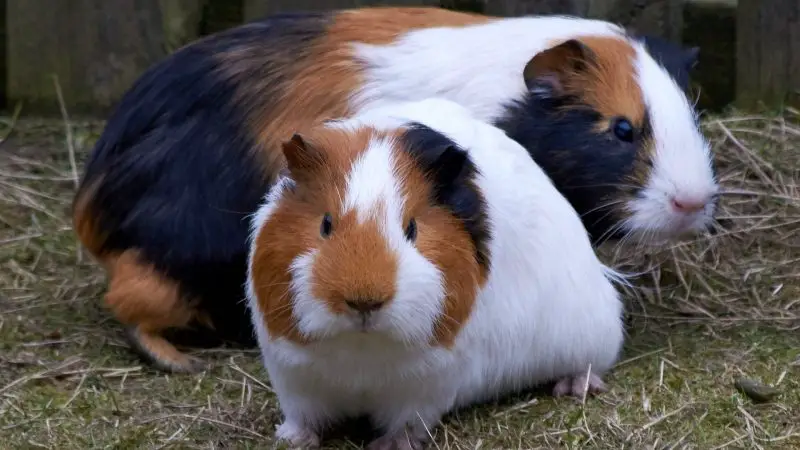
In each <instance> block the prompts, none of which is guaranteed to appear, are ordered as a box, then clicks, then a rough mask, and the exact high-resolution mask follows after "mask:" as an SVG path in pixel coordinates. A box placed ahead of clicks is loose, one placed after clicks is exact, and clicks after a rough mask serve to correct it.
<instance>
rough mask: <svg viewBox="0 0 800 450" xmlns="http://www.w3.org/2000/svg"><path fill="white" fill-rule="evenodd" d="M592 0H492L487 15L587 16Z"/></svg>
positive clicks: (488, 5) (487, 4) (486, 9)
mask: <svg viewBox="0 0 800 450" xmlns="http://www.w3.org/2000/svg"><path fill="white" fill-rule="evenodd" d="M589 3H590V0H490V1H488V2H487V3H486V8H485V11H486V14H489V15H493V16H502V17H515V16H522V15H532V14H571V15H578V16H585V15H586V14H587V13H588V11H589Z"/></svg>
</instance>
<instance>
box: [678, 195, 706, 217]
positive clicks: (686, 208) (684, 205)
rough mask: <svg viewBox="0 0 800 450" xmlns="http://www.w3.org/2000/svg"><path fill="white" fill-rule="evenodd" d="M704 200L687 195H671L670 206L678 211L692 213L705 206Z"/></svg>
mask: <svg viewBox="0 0 800 450" xmlns="http://www.w3.org/2000/svg"><path fill="white" fill-rule="evenodd" d="M706 203H707V202H706V201H704V200H698V199H695V198H689V197H673V198H672V208H673V209H674V210H675V211H677V212H680V213H684V214H693V213H696V212H699V211H702V210H703V209H705V207H706Z"/></svg>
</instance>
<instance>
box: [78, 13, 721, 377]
mask: <svg viewBox="0 0 800 450" xmlns="http://www.w3.org/2000/svg"><path fill="white" fill-rule="evenodd" d="M696 56H697V53H696V51H692V50H684V49H681V48H679V47H677V46H675V45H673V44H670V43H669V42H665V41H660V40H656V39H653V38H647V37H642V36H632V35H628V34H626V33H625V32H624V31H623V30H622V29H621V28H619V27H617V26H615V25H613V24H611V23H608V22H603V21H598V20H589V19H579V18H572V17H553V16H547V17H519V18H497V17H488V16H483V15H478V14H469V13H461V12H455V11H448V10H445V9H439V8H397V7H395V8H391V7H383V8H380V7H378V8H363V9H354V10H342V11H326V12H313V13H285V14H278V15H274V16H271V17H268V18H265V19H264V20H261V21H257V22H253V23H250V24H246V25H243V26H240V27H236V28H233V29H230V30H227V31H224V32H221V33H218V34H216V35H212V36H208V37H205V38H203V39H200V40H198V41H196V42H194V43H192V44H189V45H187V46H185V47H183V48H181V49H179V50H178V51H176V52H174V53H173V54H171V55H170V56H169V57H167V58H166V59H164V60H163V61H162V62H160V63H158V64H156V65H155V66H153V67H152V68H150V69H149V70H147V71H146V72H145V73H144V74H143V75H142V76H141V78H140V79H139V80H138V81H137V82H136V83H135V84H134V85H133V86H132V87H131V88H130V90H129V91H128V92H127V93H126V94H125V95H124V97H123V98H122V99H121V101H120V103H119V105H118V106H117V108H116V110H115V111H114V113H113V114H112V115H111V117H110V118H109V120H108V122H107V125H106V128H105V130H104V131H103V133H102V135H101V137H100V139H99V140H98V142H97V144H96V145H95V148H94V150H93V151H92V154H91V155H90V157H89V159H88V162H87V163H86V167H85V171H84V175H83V178H82V180H81V185H80V188H79V191H78V193H77V195H76V197H75V201H74V205H73V222H74V229H75V230H76V233H77V235H78V237H79V239H80V241H81V242H82V244H83V245H84V247H85V248H86V249H87V250H88V251H89V253H90V254H91V255H93V257H94V258H95V259H96V260H98V261H99V262H100V263H102V265H103V266H104V267H105V269H106V271H107V273H108V276H109V287H108V292H107V294H106V296H105V304H106V306H107V307H108V308H109V309H110V310H111V312H112V314H113V315H114V316H115V317H116V318H117V319H118V320H119V321H120V322H121V323H122V324H123V325H124V326H125V329H126V330H127V336H128V337H129V338H130V340H131V343H132V346H133V348H134V349H136V350H138V351H139V353H140V354H141V355H142V356H143V357H144V358H146V359H147V360H148V361H150V362H151V363H153V364H154V365H155V366H156V367H158V368H161V369H164V370H170V371H193V370H197V369H199V368H202V367H203V364H201V363H200V361H198V360H196V359H194V358H190V357H188V356H187V355H186V354H185V353H183V352H180V351H178V350H177V349H176V348H175V347H174V346H173V345H172V343H171V342H170V341H168V340H167V339H165V338H164V332H165V331H167V330H168V329H187V328H199V329H200V330H201V331H202V330H211V329H213V333H208V334H209V335H212V334H213V335H216V336H219V337H221V338H223V339H225V340H232V341H237V342H240V343H242V344H245V345H255V340H254V338H253V336H252V334H253V330H252V328H251V326H250V322H249V319H248V316H247V313H246V310H245V307H244V302H243V299H244V296H245V294H244V290H243V286H244V283H245V276H246V254H247V244H246V241H247V236H248V229H247V220H246V218H247V217H248V215H250V214H252V213H253V212H254V211H255V210H256V209H257V207H258V205H259V202H260V200H261V197H262V195H263V193H264V192H266V191H267V190H268V189H269V187H270V186H271V185H272V184H273V183H274V182H275V180H276V179H277V176H278V173H279V172H280V171H281V170H283V168H284V167H285V161H284V156H283V154H282V152H281V142H283V141H285V140H286V139H288V138H289V137H290V136H291V135H292V133H294V132H295V130H300V129H305V128H307V127H310V126H312V125H313V124H315V123H318V122H319V121H321V120H326V119H331V118H337V117H350V116H352V115H353V114H356V113H358V112H360V111H363V110H365V109H367V108H372V107H377V106H380V105H382V104H391V103H393V102H396V101H406V100H421V99H424V98H427V97H432V96H441V97H443V98H445V99H449V100H452V101H455V102H457V103H460V104H462V105H463V106H465V107H466V108H467V109H469V110H470V111H471V112H472V113H473V114H474V115H475V117H476V118H478V119H480V120H483V121H487V122H489V123H493V124H496V125H497V126H498V127H500V128H501V129H502V130H504V131H505V132H506V133H507V134H508V135H509V136H511V137H512V138H513V139H515V140H517V141H518V142H519V143H521V144H522V145H523V147H526V148H527V150H528V152H529V153H530V155H531V156H532V157H533V159H534V160H535V161H536V162H537V163H538V164H539V165H540V166H541V167H542V168H543V169H544V171H545V172H546V173H547V174H548V175H549V176H550V178H551V179H552V180H553V182H554V183H555V186H556V188H557V189H559V191H561V192H562V193H563V194H564V195H565V196H566V198H567V200H568V201H569V202H570V203H571V204H572V205H573V207H575V209H576V210H577V211H578V213H579V214H580V215H581V216H582V220H583V223H584V226H585V227H586V228H587V230H588V232H589V234H590V236H591V238H592V239H593V240H594V241H597V242H599V241H601V240H605V239H609V238H610V239H619V238H621V237H624V236H633V237H638V238H641V239H643V240H644V241H648V242H649V241H651V240H652V239H653V238H670V237H672V236H677V235H678V234H681V233H684V232H690V231H693V230H694V231H696V230H700V229H703V228H704V227H705V226H707V225H708V224H709V223H710V221H711V217H712V213H713V211H714V209H715V207H714V204H715V198H716V197H715V193H716V183H715V175H714V172H713V167H712V165H711V157H710V153H709V146H708V144H707V143H706V141H705V140H704V138H703V136H702V135H701V134H700V132H699V130H698V126H697V123H696V118H695V114H694V112H693V110H692V107H691V106H692V105H691V104H690V103H689V101H688V100H687V98H686V94H685V92H684V91H685V90H686V87H687V86H686V84H687V80H688V70H689V68H690V67H691V65H692V64H694V61H695V60H696ZM521 182H524V180H521Z"/></svg>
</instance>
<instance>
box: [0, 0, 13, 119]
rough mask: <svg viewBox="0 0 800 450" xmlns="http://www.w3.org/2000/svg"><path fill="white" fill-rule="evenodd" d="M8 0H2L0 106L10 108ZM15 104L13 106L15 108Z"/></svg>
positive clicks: (0, 24)
mask: <svg viewBox="0 0 800 450" xmlns="http://www.w3.org/2000/svg"><path fill="white" fill-rule="evenodd" d="M6 17H7V16H6V1H5V0H0V46H2V48H0V108H2V109H6V108H8V102H7V101H6V100H7V99H6V88H7V86H8V70H7V67H8V64H7V63H8V60H7V58H6V55H7V51H8V46H7V45H6V42H7V41H6V39H7V36H6V23H7V22H6ZM13 108H14V106H13V105H12V106H11V109H13Z"/></svg>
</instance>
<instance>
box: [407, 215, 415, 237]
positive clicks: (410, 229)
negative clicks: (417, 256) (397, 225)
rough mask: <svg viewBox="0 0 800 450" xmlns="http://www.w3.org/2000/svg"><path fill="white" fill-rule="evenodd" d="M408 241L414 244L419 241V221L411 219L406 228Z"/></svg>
mask: <svg viewBox="0 0 800 450" xmlns="http://www.w3.org/2000/svg"><path fill="white" fill-rule="evenodd" d="M406 239H408V240H409V241H411V242H414V241H415V240H416V239H417V221H416V220H414V219H411V220H410V221H409V222H408V226H407V227H406Z"/></svg>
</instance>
